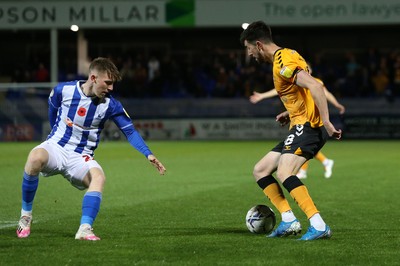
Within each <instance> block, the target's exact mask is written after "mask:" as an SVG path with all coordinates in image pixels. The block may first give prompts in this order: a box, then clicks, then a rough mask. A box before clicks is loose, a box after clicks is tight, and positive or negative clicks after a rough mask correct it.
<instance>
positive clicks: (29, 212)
mask: <svg viewBox="0 0 400 266" xmlns="http://www.w3.org/2000/svg"><path fill="white" fill-rule="evenodd" d="M22 216H32V211H25V210H23V209H21V217H22Z"/></svg>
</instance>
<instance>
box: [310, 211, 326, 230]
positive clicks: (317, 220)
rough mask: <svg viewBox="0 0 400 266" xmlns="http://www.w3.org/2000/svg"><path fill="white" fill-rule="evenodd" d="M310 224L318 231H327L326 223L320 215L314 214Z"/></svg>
mask: <svg viewBox="0 0 400 266" xmlns="http://www.w3.org/2000/svg"><path fill="white" fill-rule="evenodd" d="M310 224H311V225H312V226H313V227H314V228H315V229H317V230H318V231H325V228H326V223H325V222H324V220H323V219H322V217H321V215H320V214H319V213H316V214H314V215H313V216H311V218H310Z"/></svg>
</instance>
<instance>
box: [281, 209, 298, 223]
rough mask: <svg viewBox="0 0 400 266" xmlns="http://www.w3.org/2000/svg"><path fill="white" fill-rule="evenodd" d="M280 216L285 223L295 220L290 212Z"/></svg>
mask: <svg viewBox="0 0 400 266" xmlns="http://www.w3.org/2000/svg"><path fill="white" fill-rule="evenodd" d="M281 215H282V221H283V222H285V223H288V222H292V221H294V220H296V216H294V213H293V212H292V211H291V210H289V211H287V212H283V213H282V214H281Z"/></svg>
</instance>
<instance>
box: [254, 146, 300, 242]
mask: <svg viewBox="0 0 400 266" xmlns="http://www.w3.org/2000/svg"><path fill="white" fill-rule="evenodd" d="M280 149H281V148H280V144H278V145H277V147H275V148H274V149H273V150H272V151H270V152H269V153H268V154H267V155H265V156H264V157H263V158H262V159H261V160H260V161H259V162H258V163H257V164H256V165H255V167H254V170H253V175H254V177H255V179H256V181H257V184H258V185H259V186H260V188H261V189H262V190H263V192H264V194H265V195H266V196H267V197H268V199H269V200H270V201H271V203H272V204H273V205H274V206H275V208H276V209H278V211H279V212H280V213H281V217H282V222H281V223H280V224H279V225H278V227H277V228H276V229H275V230H274V231H273V232H272V233H271V234H270V235H268V237H284V236H288V235H296V234H297V233H300V232H301V225H300V223H299V221H298V220H297V219H296V217H295V216H294V214H293V212H292V210H291V208H290V206H289V203H288V201H287V200H286V198H285V196H284V194H283V191H282V188H281V187H280V185H279V183H278V182H277V180H276V179H275V178H274V177H273V176H272V173H273V172H275V171H276V168H277V165H278V162H279V159H280V156H281V153H280V152H278V151H277V150H280Z"/></svg>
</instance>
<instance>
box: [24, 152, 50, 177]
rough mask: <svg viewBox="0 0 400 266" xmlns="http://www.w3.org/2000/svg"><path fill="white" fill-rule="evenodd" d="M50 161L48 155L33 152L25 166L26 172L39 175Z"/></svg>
mask: <svg viewBox="0 0 400 266" xmlns="http://www.w3.org/2000/svg"><path fill="white" fill-rule="evenodd" d="M47 160H48V155H47V153H45V152H43V151H41V150H38V149H36V150H33V151H31V153H30V154H29V157H28V160H27V162H26V165H25V172H26V173H27V174H29V175H37V174H39V172H40V171H41V170H42V169H43V167H44V165H45V164H46V162H47Z"/></svg>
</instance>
